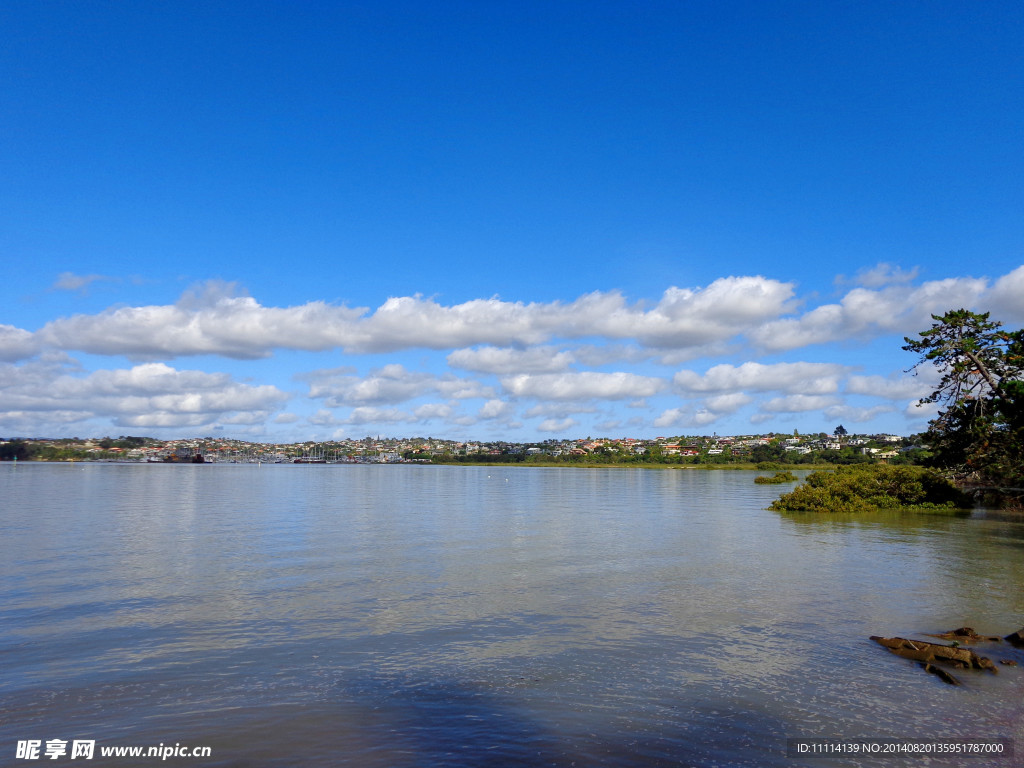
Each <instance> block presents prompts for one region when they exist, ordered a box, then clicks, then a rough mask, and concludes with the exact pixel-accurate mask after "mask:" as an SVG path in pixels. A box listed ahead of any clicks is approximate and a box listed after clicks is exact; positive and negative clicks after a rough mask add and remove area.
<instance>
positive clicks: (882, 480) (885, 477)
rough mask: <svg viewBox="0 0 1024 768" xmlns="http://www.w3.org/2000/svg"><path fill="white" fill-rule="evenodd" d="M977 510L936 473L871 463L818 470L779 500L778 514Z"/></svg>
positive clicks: (773, 505)
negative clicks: (832, 469)
mask: <svg viewBox="0 0 1024 768" xmlns="http://www.w3.org/2000/svg"><path fill="white" fill-rule="evenodd" d="M970 507H971V500H970V498H969V497H968V496H966V495H965V494H963V493H962V492H961V491H960V490H959V489H958V488H957V487H956V486H955V485H953V484H952V483H951V482H949V481H948V480H947V479H946V478H944V477H942V475H940V474H939V473H938V472H936V471H935V470H932V469H926V468H924V467H917V466H891V465H888V464H867V465H851V466H845V467H838V468H836V470H835V471H832V472H812V473H811V474H810V475H808V476H807V479H806V480H805V481H804V484H803V485H800V486H798V487H797V488H795V489H793V490H792V491H790V492H789V493H785V494H783V495H782V496H780V497H779V498H778V499H776V500H775V501H773V502H772V503H771V505H770V506H769V509H773V510H775V511H777V512H826V513H840V514H849V513H863V512H877V511H912V512H930V511H934V512H946V511H955V510H960V509H967V508H970Z"/></svg>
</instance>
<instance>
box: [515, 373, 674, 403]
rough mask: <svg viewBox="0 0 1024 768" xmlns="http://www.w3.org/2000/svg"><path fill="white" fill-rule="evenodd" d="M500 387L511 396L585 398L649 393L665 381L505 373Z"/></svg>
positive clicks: (613, 375) (631, 376) (624, 375)
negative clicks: (506, 375) (513, 374)
mask: <svg viewBox="0 0 1024 768" xmlns="http://www.w3.org/2000/svg"><path fill="white" fill-rule="evenodd" d="M501 385H502V387H504V388H505V391H507V392H508V393H509V394H511V395H514V396H515V397H536V398H540V399H543V400H587V399H590V398H600V399H605V400H619V399H623V398H636V397H649V396H651V395H654V394H656V393H658V392H660V391H661V390H662V389H664V388H665V381H664V380H662V379H658V378H654V377H651V376H640V375H638V374H635V373H599V372H597V371H581V372H579V373H545V374H528V373H524V374H521V375H519V376H509V377H506V378H503V379H502V380H501Z"/></svg>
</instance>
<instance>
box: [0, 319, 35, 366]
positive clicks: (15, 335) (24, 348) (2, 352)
mask: <svg viewBox="0 0 1024 768" xmlns="http://www.w3.org/2000/svg"><path fill="white" fill-rule="evenodd" d="M38 351H39V345H38V343H37V341H36V338H35V335H34V334H32V333H30V332H28V331H26V330H23V329H21V328H15V327H14V326H13V325H3V324H0V361H4V362H14V361H16V360H26V359H28V358H30V357H32V356H33V355H35V354H36V353H37V352H38Z"/></svg>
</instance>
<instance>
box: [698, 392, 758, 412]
mask: <svg viewBox="0 0 1024 768" xmlns="http://www.w3.org/2000/svg"><path fill="white" fill-rule="evenodd" d="M753 401H754V398H752V397H751V396H750V395H748V394H745V393H743V392H733V393H732V394H728V395H716V396H715V397H709V398H707V399H705V400H704V406H705V407H706V408H707V409H708V410H709V411H714V412H715V413H735V412H736V411H738V410H739V409H740V408H742V407H743V406H745V405H749V404H750V403H752V402H753Z"/></svg>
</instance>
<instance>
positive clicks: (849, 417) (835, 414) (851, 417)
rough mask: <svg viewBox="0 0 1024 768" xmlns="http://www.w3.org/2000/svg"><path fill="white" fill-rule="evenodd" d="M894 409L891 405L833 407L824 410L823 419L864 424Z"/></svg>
mask: <svg viewBox="0 0 1024 768" xmlns="http://www.w3.org/2000/svg"><path fill="white" fill-rule="evenodd" d="M895 410H896V409H895V408H894V407H893V406H891V405H876V406H873V407H871V408H860V407H857V406H853V405H833V406H831V407H829V408H826V409H825V417H826V418H828V419H830V420H832V419H834V420H836V421H846V422H856V423H864V422H867V421H871V420H872V419H875V418H877V417H879V416H881V415H883V414H886V413H892V412H893V411H895Z"/></svg>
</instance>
